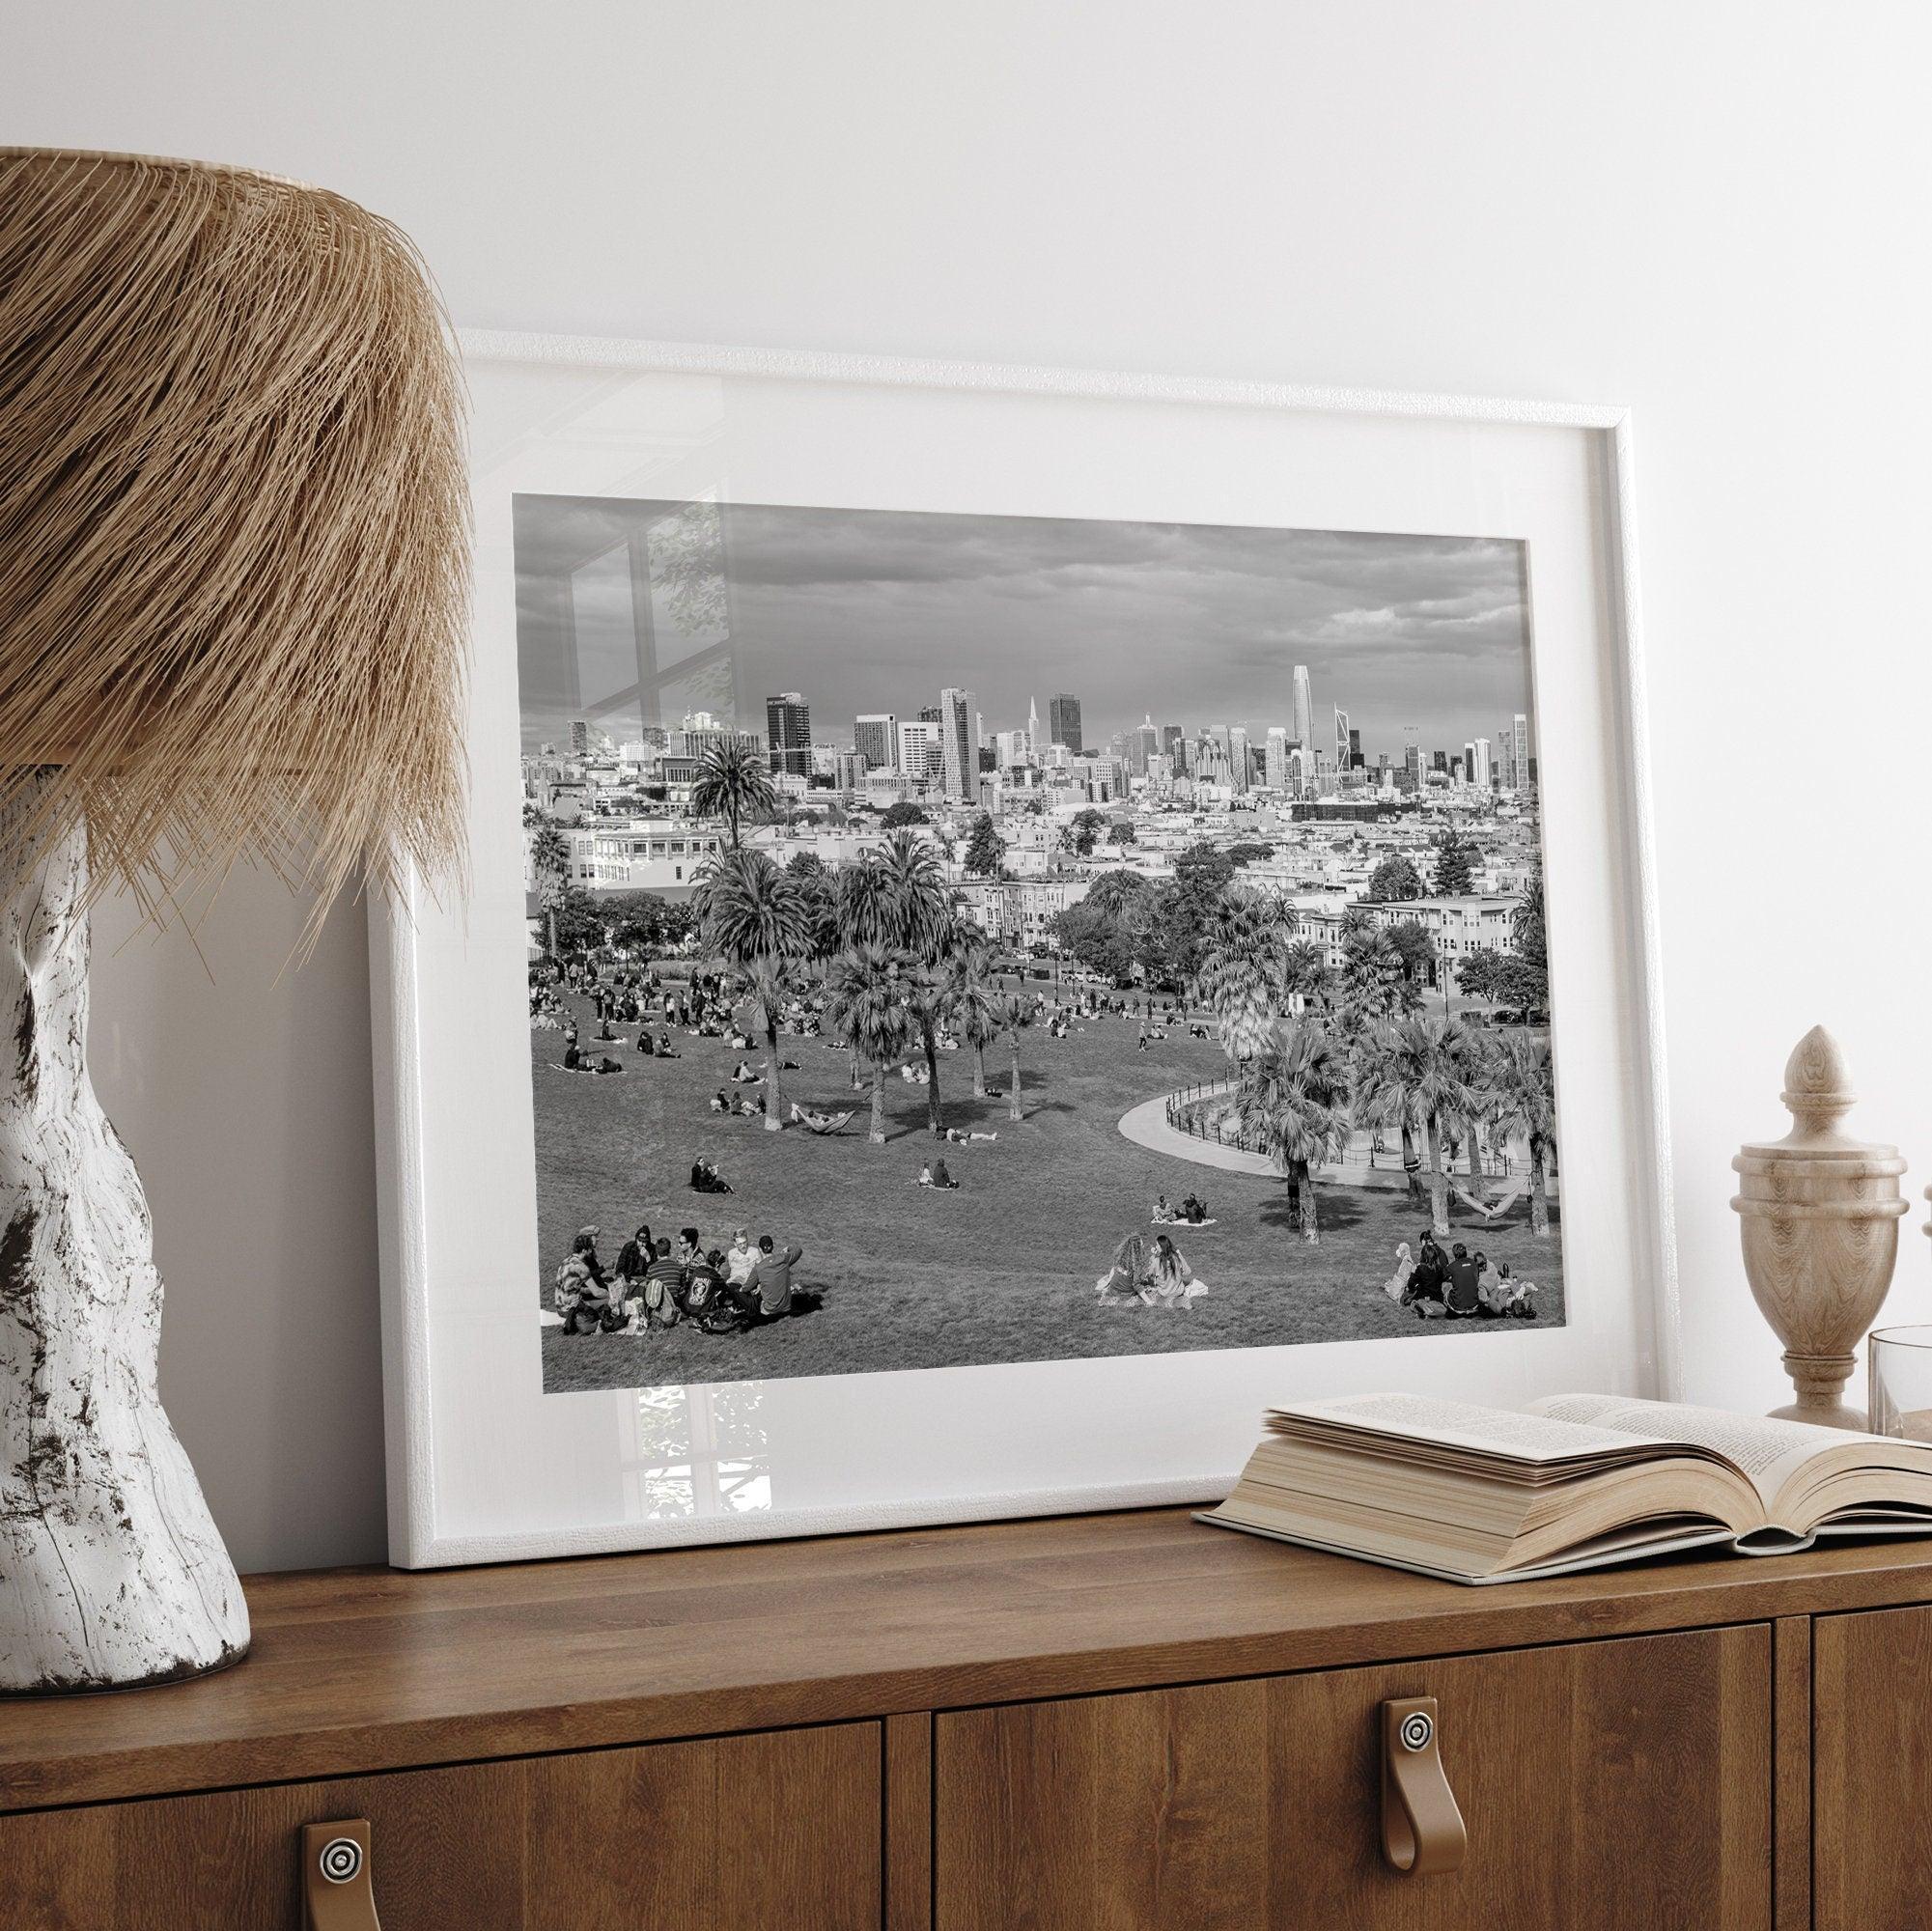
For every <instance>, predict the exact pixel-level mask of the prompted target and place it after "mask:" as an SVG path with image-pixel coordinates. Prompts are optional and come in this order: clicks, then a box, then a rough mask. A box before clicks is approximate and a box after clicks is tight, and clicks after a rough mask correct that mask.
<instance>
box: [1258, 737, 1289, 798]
mask: <svg viewBox="0 0 1932 1931" xmlns="http://www.w3.org/2000/svg"><path fill="white" fill-rule="evenodd" d="M1263 764H1264V766H1265V767H1266V770H1267V782H1268V789H1269V790H1270V791H1286V790H1287V789H1288V732H1287V729H1286V727H1285V726H1283V725H1280V724H1271V725H1270V726H1269V727H1268V751H1267V754H1266V756H1265V758H1264V759H1263Z"/></svg>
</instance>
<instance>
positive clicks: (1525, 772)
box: [1498, 711, 1529, 791]
mask: <svg viewBox="0 0 1932 1931" xmlns="http://www.w3.org/2000/svg"><path fill="white" fill-rule="evenodd" d="M1498 765H1499V766H1500V770H1501V783H1502V788H1503V790H1505V791H1522V790H1524V789H1526V787H1527V785H1528V783H1529V719H1528V718H1527V717H1526V716H1525V715H1524V714H1523V713H1522V712H1520V711H1519V712H1518V713H1517V714H1516V715H1515V716H1514V717H1512V718H1511V719H1510V720H1509V722H1508V723H1507V724H1505V725H1504V726H1503V728H1502V749H1501V752H1500V754H1499V756H1498Z"/></svg>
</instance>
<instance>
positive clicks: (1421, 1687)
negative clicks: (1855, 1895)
mask: <svg viewBox="0 0 1932 1931" xmlns="http://www.w3.org/2000/svg"><path fill="white" fill-rule="evenodd" d="M1770 1671H1771V1641H1770V1634H1769V1630H1768V1628H1767V1627H1766V1626H1764V1625H1761V1624H1760V1625H1750V1626H1747V1627H1744V1628H1738V1629H1725V1630H1708V1631H1698V1632H1694V1633H1689V1634H1684V1635H1672V1636H1658V1637H1636V1638H1630V1639H1621V1640H1617V1641H1607V1642H1582V1643H1572V1644H1567V1645H1563V1646H1561V1647H1554V1648H1547V1649H1528V1650H1516V1651H1509V1652H1506V1653H1503V1654H1498V1655H1492V1656H1474V1657H1460V1658H1450V1659H1446V1660H1442V1661H1439V1662H1429V1663H1414V1664H1401V1665H1386V1666H1381V1665H1379V1666H1376V1667H1372V1668H1360V1669H1339V1670H1330V1671H1324V1672H1318V1673H1314V1674H1310V1675H1302V1676H1283V1677H1273V1678H1267V1679H1260V1680H1253V1681H1246V1682H1236V1683H1219V1684H1207V1685H1202V1686H1198V1687H1195V1688H1190V1689H1184V1690H1167V1691H1155V1692H1140V1693H1131V1694H1124V1695H1111V1696H1093V1697H1084V1698H1080V1699H1078V1700H1074V1701H1067V1702H1050V1703H1035V1704H1030V1705H1023V1706H1018V1707H1011V1708H1002V1709H988V1710H970V1711H964V1712H960V1713H958V1714H955V1715H949V1716H945V1717H942V1718H940V1719H939V1721H938V1733H937V1744H936V1752H935V1760H936V1767H937V1777H938V1782H937V1799H936V1801H937V1806H938V1807H937V1842H936V1879H937V1883H936V1895H937V1899H938V1912H937V1916H936V1920H935V1922H936V1931H1083V1927H1088V1926H1092V1927H1101V1926H1105V1927H1106V1931H1153V1927H1157V1926H1159V1927H1172V1928H1173V1931H1412V1927H1413V1931H1422V1927H1427V1931H1691V1927H1695V1931H1763V1927H1766V1926H1768V1925H1769V1924H1770V1922H1771V1869H1770V1866H1771V1675H1770ZM1406 1696H1434V1697H1436V1698H1437V1699H1438V1702H1439V1705H1440V1721H1439V1739H1440V1746H1441V1750H1442V1760H1443V1763H1444V1766H1445V1768H1446V1770H1447V1773H1448V1777H1449V1781H1450V1784H1451V1786H1452V1787H1453V1789H1454V1791H1455V1793H1456V1797H1457V1799H1458V1801H1459V1803H1460V1805H1461V1806H1462V1810H1463V1815H1464V1818H1465V1820H1466V1822H1467V1824H1468V1827H1469V1849H1468V1854H1467V1856H1466V1858H1465V1860H1464V1862H1463V1864H1462V1867H1461V1868H1460V1869H1459V1870H1456V1871H1453V1872H1448V1873H1444V1874H1442V1875H1438V1876H1434V1877H1422V1878H1417V1877H1411V1876H1403V1875H1401V1874H1399V1873H1397V1872H1396V1871H1394V1870H1392V1869H1391V1868H1390V1867H1389V1866H1388V1865H1386V1863H1385V1862H1384V1861H1383V1859H1382V1853H1381V1832H1380V1818H1381V1765H1380V1756H1379V1750H1380V1747H1381V1744H1380V1726H1379V1709H1380V1705H1381V1704H1382V1703H1383V1701H1384V1700H1385V1699H1386V1698H1391V1697H1406Z"/></svg>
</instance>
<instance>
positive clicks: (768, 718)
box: [765, 690, 812, 777]
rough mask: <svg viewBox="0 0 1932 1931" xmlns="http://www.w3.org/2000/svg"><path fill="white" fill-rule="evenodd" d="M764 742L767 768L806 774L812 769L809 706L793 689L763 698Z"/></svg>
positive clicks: (797, 774)
mask: <svg viewBox="0 0 1932 1931" xmlns="http://www.w3.org/2000/svg"><path fill="white" fill-rule="evenodd" d="M765 742H766V743H767V744H768V745H769V746H770V758H771V769H772V770H774V771H790V772H791V773H792V774H793V775H794V776H795V777H808V776H809V775H810V774H811V770H812V707H811V706H810V705H809V704H807V703H806V702H805V700H804V698H803V697H801V696H800V695H799V694H798V691H796V690H787V691H781V692H780V693H779V695H778V696H776V697H768V698H767V699H766V700H765Z"/></svg>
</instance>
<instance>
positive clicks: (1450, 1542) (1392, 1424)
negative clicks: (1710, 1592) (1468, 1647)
mask: <svg viewBox="0 0 1932 1931" xmlns="http://www.w3.org/2000/svg"><path fill="white" fill-rule="evenodd" d="M1268 1431H1269V1432H1268V1435H1267V1437H1266V1438H1265V1439H1264V1441H1262V1443H1261V1446H1260V1447H1258V1448H1257V1449H1256V1450H1255V1451H1254V1453H1253V1455H1252V1456H1251V1457H1249V1459H1248V1464H1247V1467H1246V1469H1244V1470H1243V1472H1242V1476H1241V1480H1240V1481H1239V1482H1237V1483H1236V1484H1235V1489H1234V1493H1233V1494H1232V1495H1231V1496H1229V1497H1228V1498H1227V1500H1226V1501H1224V1502H1222V1503H1221V1505H1220V1506H1219V1507H1218V1508H1217V1509H1213V1510H1210V1511H1208V1512H1206V1513H1204V1514H1203V1515H1202V1516H1201V1517H1200V1520H1201V1521H1203V1522H1209V1523H1214V1524H1216V1525H1219V1526H1222V1527H1226V1528H1239V1529H1246V1530H1247V1531H1249V1532H1250V1533H1252V1534H1256V1535H1272V1536H1275V1537H1277V1538H1278V1539H1279V1540H1281V1541H1283V1542H1299V1543H1304V1544H1306V1545H1307V1546H1308V1547H1310V1548H1313V1549H1328V1550H1333V1551H1335V1552H1336V1553H1340V1554H1344V1555H1360V1556H1365V1557H1367V1558H1368V1560H1370V1561H1371V1562H1386V1563H1388V1564H1390V1565H1391V1566H1392V1567H1394V1568H1397V1569H1414V1570H1418V1571H1420V1572H1421V1573H1422V1574H1423V1575H1425V1576H1442V1577H1446V1578H1448V1579H1449V1580H1450V1581H1456V1582H1504V1581H1522V1580H1524V1579H1526V1578H1529V1577H1536V1576H1560V1575H1563V1574H1565V1573H1567V1572H1569V1571H1571V1570H1576V1569H1595V1568H1601V1567H1603V1566H1604V1565H1605V1564H1608V1563H1611V1562H1631V1561H1636V1560H1638V1559H1639V1558H1641V1557H1644V1556H1648V1555H1661V1554H1664V1553H1666V1552H1668V1551H1671V1550H1678V1549H1695V1548H1699V1547H1703V1546H1706V1545H1711V1544H1722V1545H1724V1546H1726V1547H1728V1548H1731V1549H1734V1550H1736V1551H1738V1552H1739V1553H1743V1554H1749V1555H1770V1554H1781V1553H1784V1552H1786V1551H1789V1550H1793V1549H1806V1548H1808V1547H1809V1546H1810V1545H1811V1543H1812V1542H1814V1541H1815V1540H1816V1539H1817V1538H1818V1537H1819V1536H1821V1535H1932V1442H1924V1441H1893V1440H1891V1439H1890V1438H1888V1437H1886V1436H1882V1435H1855V1434H1849V1433H1847V1432H1846V1431H1845V1430H1844V1429H1841V1428H1814V1427H1810V1426H1808V1425H1807V1424H1806V1423H1804V1422H1797V1421H1774V1420H1771V1419H1769V1418H1763V1417H1759V1416H1757V1415H1749V1414H1730V1413H1725V1412H1724V1411H1723V1410H1722V1409H1715V1408H1686V1407H1683V1406H1681V1405H1680V1404H1678V1403H1675V1402H1667V1401H1638V1400H1634V1399H1630V1398H1628V1397H1625V1396H1621V1395H1601V1394H1560V1395H1553V1396H1551V1397H1550V1398H1549V1399H1548V1400H1547V1401H1539V1402H1536V1403H1534V1404H1533V1405H1532V1406H1531V1407H1530V1408H1529V1409H1528V1410H1527V1411H1526V1412H1525V1413H1517V1412H1516V1411H1514V1410H1511V1409H1501V1408H1475V1407H1471V1406H1470V1405H1469V1404H1467V1403H1464V1402H1457V1401H1437V1400H1433V1399H1430V1398H1428V1397H1425V1396H1422V1395H1412V1394H1366V1395H1355V1396H1351V1397H1349V1398H1347V1399H1344V1400H1338V1401H1316V1402H1308V1403H1305V1404H1303V1405H1302V1406H1301V1407H1297V1408H1280V1409H1272V1410H1271V1411H1270V1412H1269V1415H1268Z"/></svg>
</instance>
